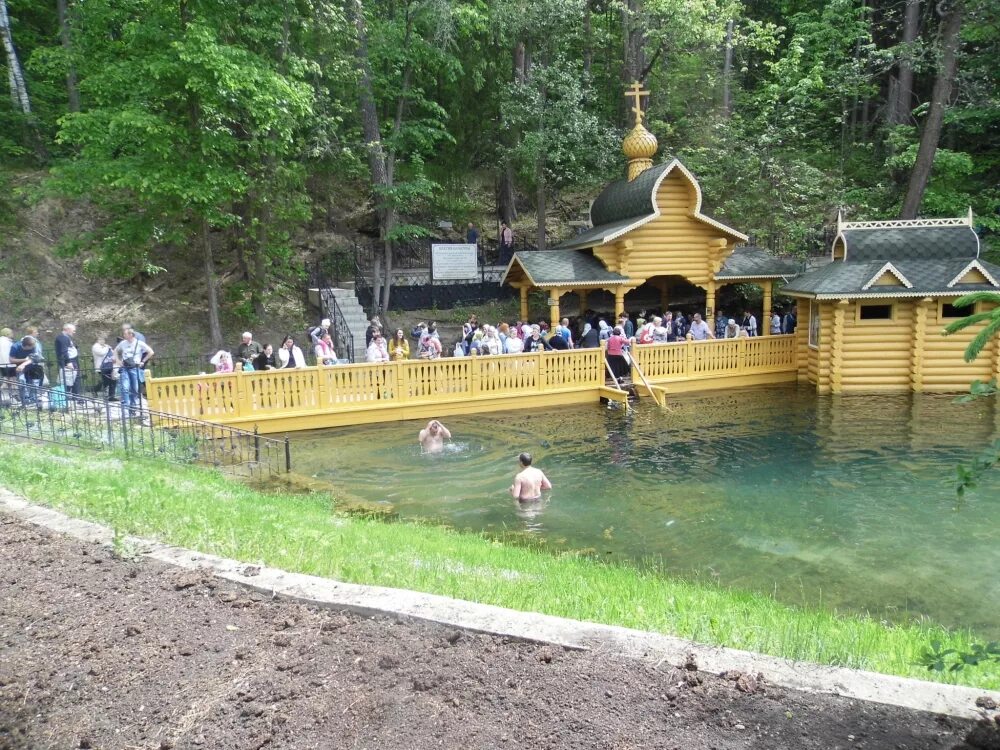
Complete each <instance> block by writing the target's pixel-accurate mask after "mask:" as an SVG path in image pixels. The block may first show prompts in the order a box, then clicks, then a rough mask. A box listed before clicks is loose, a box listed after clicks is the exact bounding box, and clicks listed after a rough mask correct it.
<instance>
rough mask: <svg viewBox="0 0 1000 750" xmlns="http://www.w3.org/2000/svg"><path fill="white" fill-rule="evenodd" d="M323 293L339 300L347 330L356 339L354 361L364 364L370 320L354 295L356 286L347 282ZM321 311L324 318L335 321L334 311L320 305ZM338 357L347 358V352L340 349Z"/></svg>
mask: <svg viewBox="0 0 1000 750" xmlns="http://www.w3.org/2000/svg"><path fill="white" fill-rule="evenodd" d="M323 291H325V292H327V293H329V294H331V295H333V297H334V298H335V299H336V300H337V305H338V307H340V311H341V312H342V313H343V314H344V321H345V322H346V323H347V328H348V330H350V332H351V335H352V336H353V337H354V361H355V362H364V361H365V330H366V329H367V328H368V318H367V316H366V315H365V311H364V310H363V309H362V308H361V304H360V303H359V302H358V297H357V295H356V294H355V293H354V284H353V283H352V282H345V283H343V284H342V285H341V286H339V287H330V288H328V289H325V290H323ZM322 299H323V295H322V293H321V294H320V300H321V301H322ZM320 310H321V311H322V313H323V317H325V318H330V319H331V320H332V319H333V317H334V315H333V310H327V309H325V308H324V306H323V305H322V304H320ZM337 356H339V357H346V356H347V352H341V351H340V348H339V347H338V349H337Z"/></svg>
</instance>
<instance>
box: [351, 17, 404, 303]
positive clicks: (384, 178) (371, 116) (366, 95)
mask: <svg viewBox="0 0 1000 750" xmlns="http://www.w3.org/2000/svg"><path fill="white" fill-rule="evenodd" d="M347 17H348V20H349V21H350V22H351V23H352V24H353V25H354V31H355V34H356V35H357V39H356V40H355V45H356V46H355V49H354V57H355V59H356V61H357V64H358V72H359V74H360V75H359V81H358V84H359V85H358V99H359V104H360V108H361V131H362V134H363V136H364V139H365V151H366V152H367V154H368V171H369V173H370V174H371V179H372V188H373V191H374V194H375V213H376V215H377V217H378V224H379V239H380V241H381V242H382V247H383V252H384V253H390V254H391V252H392V250H391V245H390V244H389V237H387V226H386V225H387V222H388V220H389V219H390V218H393V217H391V216H390V214H394V213H395V212H394V211H390V210H389V206H388V203H387V199H386V195H385V191H386V189H387V188H388V187H389V186H390V185H389V174H388V171H387V165H386V154H385V150H384V149H383V146H382V132H381V129H380V126H379V119H378V110H377V109H376V106H375V92H374V88H373V84H372V69H371V61H370V60H369V57H368V30H367V26H366V23H365V10H364V6H363V5H362V0H348V2H347ZM377 257H378V255H377V254H376V258H377ZM380 267H381V263H379V262H377V261H376V263H375V264H374V268H373V272H374V273H375V278H373V279H372V296H373V298H374V299H373V306H374V312H380V311H381V310H382V309H383V305H384V298H383V296H382V288H383V285H385V286H387V285H388V282H389V279H388V277H386V278H381V273H380V271H381V268H380ZM390 269H391V265H390ZM386 292H388V289H386ZM385 296H388V294H386V295H385Z"/></svg>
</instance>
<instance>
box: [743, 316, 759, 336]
mask: <svg viewBox="0 0 1000 750" xmlns="http://www.w3.org/2000/svg"><path fill="white" fill-rule="evenodd" d="M740 328H742V329H743V330H744V331H746V332H747V336H750V337H753V336H756V335H757V318H756V317H755V316H754V314H753V313H752V312H750V311H749V310H745V311H744V312H743V322H742V323H740Z"/></svg>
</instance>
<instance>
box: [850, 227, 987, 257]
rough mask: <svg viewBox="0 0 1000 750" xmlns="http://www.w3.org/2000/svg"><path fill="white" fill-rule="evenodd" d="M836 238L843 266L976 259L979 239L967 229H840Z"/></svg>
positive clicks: (970, 228) (971, 230) (969, 228)
mask: <svg viewBox="0 0 1000 750" xmlns="http://www.w3.org/2000/svg"><path fill="white" fill-rule="evenodd" d="M840 236H841V237H843V238H844V243H845V245H846V246H847V255H846V258H845V260H846V262H847V263H866V262H868V261H875V260H882V261H883V262H884V261H887V260H895V259H897V258H898V259H903V258H906V259H909V260H942V259H945V258H976V257H978V256H979V238H978V237H977V236H976V233H975V232H974V231H973V229H972V227H971V226H961V227H898V228H894V227H873V228H858V229H843V230H842V231H841V233H840Z"/></svg>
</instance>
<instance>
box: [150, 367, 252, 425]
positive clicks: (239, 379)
mask: <svg viewBox="0 0 1000 750" xmlns="http://www.w3.org/2000/svg"><path fill="white" fill-rule="evenodd" d="M243 378H244V373H243V370H242V368H241V369H239V370H237V371H236V382H235V384H234V386H233V387H234V388H236V393H235V396H236V398H234V399H233V401H234V402H235V404H236V416H237V417H249V416H250V414H251V412H252V411H253V406H252V404H251V403H250V398H249V394H248V391H249V390H250V384H249V383H246V382H244V380H243ZM146 392H147V393H148V392H149V383H147V384H146Z"/></svg>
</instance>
